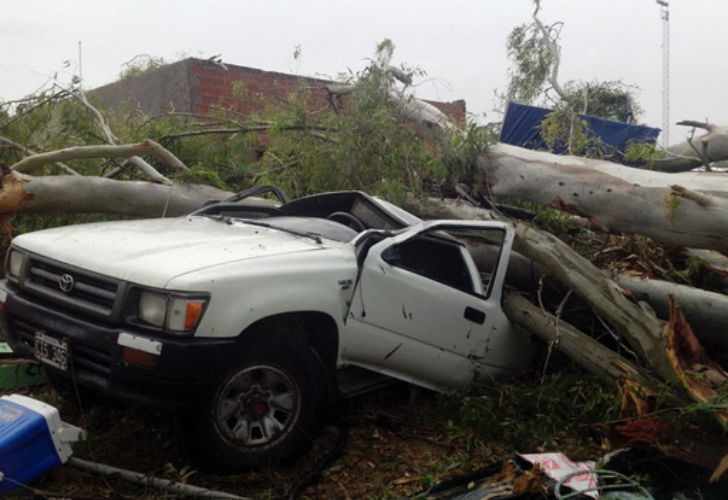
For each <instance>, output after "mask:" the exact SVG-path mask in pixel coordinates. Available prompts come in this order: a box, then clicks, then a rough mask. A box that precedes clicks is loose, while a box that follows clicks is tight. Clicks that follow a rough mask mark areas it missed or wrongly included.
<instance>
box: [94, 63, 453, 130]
mask: <svg viewBox="0 0 728 500" xmlns="http://www.w3.org/2000/svg"><path fill="white" fill-rule="evenodd" d="M331 84H332V82H331V81H330V80H324V79H319V78H310V77H301V76H296V75H291V74H286V73H277V72H274V71H264V70H260V69H254V68H247V67H244V66H234V65H231V64H225V65H224V66H223V65H222V64H220V63H215V62H212V61H209V60H205V59H195V58H188V59H184V60H182V61H178V62H176V63H172V64H168V65H165V66H161V67H159V68H156V69H153V70H148V71H144V72H142V73H140V74H138V75H135V76H133V77H130V78H125V79H122V80H119V81H117V82H114V83H110V84H109V85H104V86H103V87H99V88H97V89H94V90H93V91H92V92H91V94H92V95H93V96H94V97H95V98H97V99H98V100H100V101H101V102H102V103H103V104H104V105H105V106H107V107H110V108H116V109H119V108H121V107H123V106H131V107H133V108H139V109H141V110H143V111H144V112H145V113H147V114H152V115H154V114H160V113H165V112H168V111H170V110H174V111H178V112H193V113H207V112H210V111H212V110H213V109H215V108H216V107H219V106H221V107H224V108H226V109H232V110H234V111H237V112H239V113H241V114H243V115H248V114H251V113H255V112H260V111H262V110H263V109H264V107H265V106H266V105H267V104H268V103H271V102H277V101H281V100H284V99H286V98H287V97H288V95H289V94H290V93H291V92H294V91H305V92H307V95H308V98H309V99H310V100H309V103H310V105H311V106H318V107H320V106H323V105H325V104H326V93H325V88H326V87H327V86H329V85H331ZM427 102H429V103H430V104H432V105H434V106H436V107H437V108H438V109H440V111H442V112H443V113H445V114H446V115H447V116H449V117H450V118H451V119H453V120H454V121H455V122H456V123H465V115H466V108H465V101H464V100H457V101H453V102H438V101H427Z"/></svg>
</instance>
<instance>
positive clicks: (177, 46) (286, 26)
mask: <svg viewBox="0 0 728 500" xmlns="http://www.w3.org/2000/svg"><path fill="white" fill-rule="evenodd" d="M542 3H543V9H542V13H541V18H542V19H543V20H544V21H545V22H548V23H551V22H555V21H563V22H564V23H565V26H564V28H563V31H562V38H561V42H562V69H561V81H562V83H563V82H566V81H568V80H571V79H581V80H586V81H594V80H622V81H623V82H625V83H629V84H633V85H636V86H638V87H639V90H638V93H637V95H638V100H639V101H640V103H641V104H642V107H643V108H644V109H645V114H644V116H643V117H642V121H644V122H645V123H647V124H648V125H651V126H656V127H660V126H661V124H662V105H661V102H662V98H661V91H662V47H661V44H662V20H661V19H660V9H659V7H658V5H657V4H656V3H655V0H543V2H542ZM531 12H532V2H531V0H477V1H476V0H473V1H469V0H450V1H443V0H439V1H434V0H412V1H410V0H387V1H384V0H368V1H364V0H361V1H354V0H340V1H333V0H307V1H305V2H302V1H293V0H289V1H284V0H256V1H248V0H217V1H216V0H194V1H191V0H190V1H188V0H179V1H171V0H114V1H111V0H65V1H62V2H61V1H49V0H32V1H29V0H24V1H21V0H0V98H1V99H3V100H5V101H7V100H11V99H16V98H19V97H21V96H23V95H26V94H28V93H30V92H32V91H34V90H35V89H36V88H37V87H39V86H41V85H42V84H43V83H44V82H46V81H47V80H48V79H49V78H50V77H52V75H54V74H55V73H57V74H58V77H59V78H60V79H63V80H65V81H67V80H68V78H69V77H70V75H72V74H73V73H74V72H78V67H79V65H78V60H79V57H78V53H79V51H78V42H79V41H80V42H81V43H82V71H83V81H84V87H85V88H93V87H96V86H99V85H103V84H105V83H109V82H112V81H114V80H115V79H117V78H118V76H119V73H120V72H121V71H122V69H123V68H122V64H123V63H124V62H127V61H129V60H131V59H132V58H133V57H134V56H135V55H137V54H151V55H154V56H159V57H163V58H164V59H165V60H169V61H174V60H177V59H179V58H182V57H188V56H192V57H202V58H206V57H209V56H212V55H214V54H218V53H222V59H223V61H225V62H228V63H231V64H236V65H241V66H250V67H255V68H261V69H266V70H274V71H283V72H293V73H298V74H301V75H306V76H320V75H329V76H332V77H334V76H336V74H337V73H339V72H342V71H346V70H347V69H348V68H350V69H352V70H354V71H356V70H359V69H361V68H363V67H364V66H365V65H366V61H365V58H367V57H371V56H372V54H373V52H374V47H375V45H376V43H377V42H378V41H380V40H381V39H383V38H385V37H389V38H391V39H392V40H393V41H394V43H395V45H396V50H395V56H394V60H393V62H394V63H408V64H410V65H416V66H419V67H421V68H422V69H424V70H425V71H426V72H427V77H426V78H425V79H422V80H421V81H420V84H419V86H418V87H417V88H416V94H417V95H418V97H424V98H432V99H440V100H447V101H449V100H455V99H465V100H466V102H467V106H468V110H469V111H470V112H471V113H473V114H475V115H478V116H479V121H480V122H486V121H491V120H497V119H498V118H499V116H498V115H496V114H494V113H493V112H492V109H493V107H494V99H493V93H494V90H495V89H499V90H503V89H504V88H505V86H506V82H507V70H508V60H507V58H506V53H505V40H506V36H507V35H508V33H509V31H510V30H511V29H512V28H513V27H514V26H516V25H518V24H521V23H524V22H528V21H529V19H530V15H531ZM670 18H671V19H670V31H671V61H670V64H671V89H670V93H671V108H670V117H671V122H673V123H674V122H676V121H678V120H680V119H686V118H690V119H698V120H702V119H705V118H709V119H710V120H711V121H713V122H716V123H721V124H728V99H726V94H727V93H728V85H727V84H728V67H727V66H728V57H726V56H727V55H728V43H726V42H728V35H726V34H725V33H726V29H725V21H726V19H728V1H726V0H670ZM297 46H299V47H300V48H301V57H300V58H299V60H298V61H296V60H294V58H293V52H294V49H295V47H297ZM64 61H69V66H68V67H67V68H65V69H64ZM484 113H486V114H487V116H485V117H483V114H484ZM686 132H687V130H686V129H685V128H683V127H672V128H671V129H670V139H671V142H676V141H677V140H679V139H680V138H682V137H684V136H685V134H686Z"/></svg>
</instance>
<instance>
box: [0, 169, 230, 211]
mask: <svg viewBox="0 0 728 500" xmlns="http://www.w3.org/2000/svg"><path fill="white" fill-rule="evenodd" d="M1 180H2V190H1V191H0V216H9V215H13V214H16V213H18V212H28V213H105V214H114V215H133V216H139V217H162V216H165V215H167V216H173V215H183V214H186V213H189V212H191V211H193V210H195V209H196V208H199V207H200V205H202V204H203V203H204V202H205V201H207V200H213V199H214V200H220V199H224V198H227V197H228V196H230V195H231V194H232V193H229V192H227V191H223V190H221V189H217V188H214V187H211V186H207V185H192V184H173V185H163V184H156V183H151V182H145V181H117V180H113V179H107V178H105V177H87V176H76V175H74V176H70V175H59V176H55V175H53V176H38V177H36V176H30V175H23V174H18V173H15V172H11V173H8V174H6V175H4V176H3V177H2V179H1Z"/></svg>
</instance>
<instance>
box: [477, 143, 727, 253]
mask: <svg viewBox="0 0 728 500" xmlns="http://www.w3.org/2000/svg"><path fill="white" fill-rule="evenodd" d="M478 166H479V168H480V170H481V171H482V172H483V174H484V175H485V181H486V183H487V189H489V190H490V191H491V192H492V193H493V194H495V195H497V196H509V197H516V198H520V199H526V200H532V201H535V202H538V203H541V204H543V205H549V206H554V207H558V208H561V209H564V210H566V211H568V212H570V213H574V214H578V215H581V216H583V217H586V218H588V219H590V220H591V221H593V222H594V223H595V224H597V225H598V226H601V227H604V228H608V229H610V230H614V231H622V232H632V233H638V234H644V235H647V236H650V237H652V238H654V239H657V240H660V241H663V242H665V243H669V244H672V245H677V246H681V247H683V246H688V247H694V248H708V249H714V250H718V251H721V252H728V226H726V224H725V222H724V221H725V214H726V213H728V176H725V175H724V174H720V173H698V172H696V173H683V174H666V173H661V172H652V171H646V170H641V169H634V168H630V167H625V166H622V165H617V164H614V163H610V162H606V161H599V160H589V159H584V158H577V157H573V156H558V155H553V154H550V153H544V152H536V151H530V150H527V149H523V148H518V147H514V146H508V145H504V144H499V145H497V146H494V147H493V148H491V151H490V152H489V153H487V154H486V155H483V156H481V157H480V158H479V160H478Z"/></svg>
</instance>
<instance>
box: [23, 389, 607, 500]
mask: <svg viewBox="0 0 728 500" xmlns="http://www.w3.org/2000/svg"><path fill="white" fill-rule="evenodd" d="M21 392H24V393H25V394H27V395H31V396H32V397H35V398H38V399H40V400H43V401H45V402H47V403H50V404H52V405H54V406H56V407H57V408H59V411H60V413H61V418H62V419H63V420H65V421H67V422H70V423H73V424H75V425H78V426H81V427H82V428H84V429H86V430H87V432H88V438H89V439H88V440H87V441H85V442H82V443H77V444H75V445H74V456H76V457H79V458H83V459H85V460H92V461H98V462H101V463H105V464H109V465H113V466H116V467H121V468H125V469H130V470H133V471H137V472H142V473H145V474H151V475H155V476H159V477H163V478H166V479H170V480H179V481H184V482H187V483H189V484H193V485H196V486H202V487H206V488H211V489H215V490H219V491H224V492H228V493H233V494H237V495H240V496H245V497H252V498H259V499H271V498H272V499H277V498H289V497H290V495H291V493H292V492H293V491H296V493H297V494H298V496H299V498H312V499H314V498H353V499H367V498H404V497H408V496H412V495H413V494H416V493H418V492H421V491H423V490H426V489H427V488H429V487H430V486H432V485H433V484H435V483H437V482H439V481H441V480H444V479H448V478H452V477H455V476H458V475H461V474H464V473H467V472H470V471H472V470H475V469H478V468H481V467H484V466H487V465H490V464H493V463H495V462H499V461H501V460H503V459H507V458H510V457H512V456H513V454H514V452H515V451H522V452H532V451H538V450H533V449H527V450H514V449H513V448H512V445H509V444H504V443H499V442H496V441H488V440H485V439H483V438H482V436H481V433H480V432H479V430H478V429H477V428H473V427H468V426H463V425H459V424H457V423H456V420H457V419H456V418H454V417H455V416H454V415H453V416H451V415H448V410H447V408H446V407H445V406H446V405H445V406H444V405H442V404H441V403H440V402H439V401H438V396H436V395H434V394H432V393H429V392H426V391H421V390H417V391H412V389H411V387H410V386H405V385H397V384H395V385H393V386H391V387H388V388H385V389H381V390H378V391H377V392H374V393H370V394H368V395H365V396H360V397H358V398H356V399H353V400H350V401H349V402H348V404H347V405H346V407H345V408H344V409H343V410H342V412H341V414H340V415H339V416H338V417H337V418H332V419H331V423H330V424H328V426H327V427H326V428H325V429H324V432H323V434H322V436H321V437H320V438H319V439H318V440H317V441H316V442H315V443H314V444H313V447H312V450H311V451H310V452H309V453H308V455H306V456H304V457H303V458H302V459H300V460H299V461H297V462H296V463H295V464H293V465H289V466H285V467H279V468H273V469H268V470H262V471H255V472H247V473H242V474H235V475H217V474H214V473H212V472H209V471H207V472H205V471H200V470H197V469H196V467H195V466H194V460H193V458H192V457H191V456H190V455H189V453H188V451H187V450H186V448H185V446H184V444H183V440H182V439H180V433H181V432H183V431H182V429H181V428H180V424H179V421H178V418H177V415H175V413H174V412H173V411H172V410H165V409H149V408H136V407H128V406H122V405H118V404H115V403H110V402H105V401H98V400H96V401H85V402H82V406H81V408H79V406H78V404H76V403H75V402H72V401H69V400H65V399H62V398H61V397H60V396H59V395H58V394H57V393H55V392H54V391H53V390H52V389H51V388H50V387H48V386H45V387H39V388H36V389H35V390H25V391H21ZM451 417H452V418H451ZM564 431H565V435H566V434H570V432H568V430H567V429H565V430H564ZM565 443H566V445H565V446H566V448H567V449H562V450H561V451H565V452H567V453H569V452H571V453H579V454H580V455H581V456H577V457H575V458H582V457H589V456H592V457H593V456H596V454H598V453H599V449H598V443H597V442H596V441H595V440H593V439H591V438H585V439H576V440H575V439H573V437H572V438H569V439H566V440H565ZM568 448H571V450H569V449H568ZM328 456H333V457H335V460H333V462H331V463H330V464H328V465H327V466H326V467H323V468H322V469H323V470H321V474H320V475H318V476H317V477H316V478H315V479H314V480H312V481H311V482H310V483H306V485H305V486H302V484H303V479H304V478H305V477H307V476H309V475H315V471H317V470H318V469H319V466H318V464H319V461H320V460H322V458H324V457H328ZM32 487H33V488H35V489H36V490H42V491H40V492H39V493H40V494H39V498H42V497H43V496H45V497H52V496H59V495H60V496H64V497H67V498H149V499H154V498H170V494H169V493H166V492H162V491H159V490H156V489H152V488H145V487H141V486H136V485H133V484H130V483H128V482H126V481H123V480H121V479H120V478H117V477H103V476H101V475H99V474H95V473H89V472H84V471H80V470H78V469H75V468H72V467H70V466H62V467H57V468H55V469H53V470H52V471H50V472H49V473H48V474H47V475H46V476H45V477H44V478H43V479H42V480H40V481H38V482H36V483H35V484H34V485H32ZM294 488H297V490H294ZM299 490H300V491H299ZM30 493H31V492H30V491H28V490H16V492H13V493H12V494H10V498H27V497H28V495H29V494H30ZM37 493H38V492H37Z"/></svg>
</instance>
